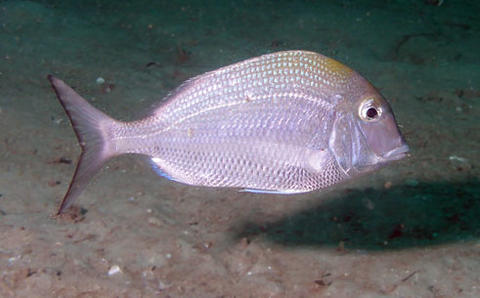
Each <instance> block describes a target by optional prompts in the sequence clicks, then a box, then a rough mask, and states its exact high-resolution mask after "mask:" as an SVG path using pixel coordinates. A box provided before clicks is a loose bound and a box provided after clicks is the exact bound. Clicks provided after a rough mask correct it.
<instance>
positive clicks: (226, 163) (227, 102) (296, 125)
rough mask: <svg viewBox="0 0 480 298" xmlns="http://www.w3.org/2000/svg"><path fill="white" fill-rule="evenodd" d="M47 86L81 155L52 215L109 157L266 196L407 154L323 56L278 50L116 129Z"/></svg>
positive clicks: (357, 88) (345, 75) (342, 70)
mask: <svg viewBox="0 0 480 298" xmlns="http://www.w3.org/2000/svg"><path fill="white" fill-rule="evenodd" d="M49 80H50V82H51V84H52V86H53V88H54V90H55V92H56V94H57V97H58V98H59V100H60V102H61V104H62V105H63V107H64V109H65V111H66V113H67V114H68V115H69V118H70V120H71V123H72V126H73V127H74V130H75V132H76V135H77V138H78V140H79V143H80V145H81V146H82V155H81V157H80V160H79V162H78V165H77V169H76V172H75V174H74V177H73V179H72V182H71V184H70V187H69V190H68V192H67V194H66V195H65V197H64V200H63V201H62V204H61V206H60V208H59V211H58V213H61V212H63V211H64V210H65V209H66V208H68V207H69V206H70V205H71V203H72V202H73V201H74V200H75V198H76V197H78V195H79V194H80V193H81V191H82V190H83V188H84V187H85V186H86V184H87V183H88V181H89V180H90V178H91V177H92V176H93V175H94V174H95V173H96V172H97V171H98V170H99V169H100V168H101V166H102V165H103V163H104V162H105V161H106V160H107V159H109V158H110V157H113V156H116V155H120V154H126V153H136V154H142V155H147V156H149V157H150V159H151V162H152V165H153V167H154V169H156V170H157V172H158V173H159V174H161V175H162V176H165V177H167V178H169V179H172V180H175V181H178V182H182V183H186V184H190V185H201V186H211V187H234V188H239V189H243V190H246V191H254V192H269V193H298V192H308V191H313V190H317V189H321V188H325V187H328V186H330V185H333V184H336V183H338V182H341V181H343V180H346V179H348V178H351V177H354V176H357V175H359V174H362V173H365V172H369V171H372V170H374V169H377V168H378V167H379V166H380V165H382V164H384V163H385V162H387V161H391V160H396V159H400V158H402V157H404V156H405V154H406V152H407V151H408V146H407V145H406V144H405V142H404V140H403V138H402V136H401V134H400V132H399V130H398V127H397V125H396V122H395V118H394V116H393V113H392V111H391V109H390V106H389V105H388V103H387V102H386V101H385V100H384V98H383V97H382V95H381V94H380V93H379V92H378V91H377V90H376V89H375V88H374V87H373V86H372V85H371V84H370V83H369V82H368V81H367V80H365V79H364V78H363V77H362V76H360V75H359V74H358V73H357V72H355V71H353V70H352V69H350V68H348V67H347V66H345V65H343V64H341V63H340V62H337V61H335V60H333V59H331V58H328V57H325V56H323V55H321V54H318V53H314V52H307V51H285V52H277V53H272V54H267V55H263V56H260V57H256V58H251V59H248V60H245V61H242V62H238V63H236V64H232V65H229V66H226V67H222V68H220V69H217V70H214V71H211V72H207V73H205V74H202V75H199V76H197V77H194V78H192V79H190V80H188V81H186V82H185V83H184V84H182V85H181V86H180V87H178V88H177V89H176V90H175V91H173V92H172V93H171V94H169V95H168V96H167V98H166V99H165V103H164V104H163V105H161V106H160V107H158V108H156V109H155V110H153V111H152V113H151V114H150V115H149V116H148V117H146V118H144V119H141V120H138V121H133V122H121V121H117V120H114V119H112V118H110V117H109V116H107V115H105V114H104V113H102V112H100V111H99V110H97V109H96V108H94V107H92V106H91V105H90V104H89V103H88V102H87V101H85V100H84V99H83V98H82V97H81V96H80V95H78V94H77V93H76V92H75V91H74V90H72V89H71V88H70V87H68V86H67V85H66V84H65V83H64V82H63V81H61V80H59V79H56V78H54V77H52V76H49Z"/></svg>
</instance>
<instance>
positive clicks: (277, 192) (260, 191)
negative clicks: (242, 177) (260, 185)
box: [239, 188, 309, 195]
mask: <svg viewBox="0 0 480 298" xmlns="http://www.w3.org/2000/svg"><path fill="white" fill-rule="evenodd" d="M239 192H251V193H258V194H274V195H294V194H300V193H306V192H309V191H308V190H295V189H294V190H283V189H279V190H268V189H267V190H266V189H255V188H243V189H240V190H239Z"/></svg>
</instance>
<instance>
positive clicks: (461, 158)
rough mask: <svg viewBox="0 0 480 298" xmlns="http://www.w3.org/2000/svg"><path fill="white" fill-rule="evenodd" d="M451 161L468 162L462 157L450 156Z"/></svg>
mask: <svg viewBox="0 0 480 298" xmlns="http://www.w3.org/2000/svg"><path fill="white" fill-rule="evenodd" d="M448 159H449V160H455V161H459V162H467V159H466V158H464V157H460V156H456V155H450V156H449V157H448Z"/></svg>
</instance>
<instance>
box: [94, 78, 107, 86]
mask: <svg viewBox="0 0 480 298" xmlns="http://www.w3.org/2000/svg"><path fill="white" fill-rule="evenodd" d="M96 82H97V84H98V85H102V84H104V83H105V79H104V78H102V77H98V78H97V80H96Z"/></svg>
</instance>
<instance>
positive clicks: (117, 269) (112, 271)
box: [108, 265, 122, 276]
mask: <svg viewBox="0 0 480 298" xmlns="http://www.w3.org/2000/svg"><path fill="white" fill-rule="evenodd" d="M117 273H122V270H121V269H120V267H119V266H118V265H113V266H112V267H110V269H109V270H108V276H112V275H115V274H117Z"/></svg>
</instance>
